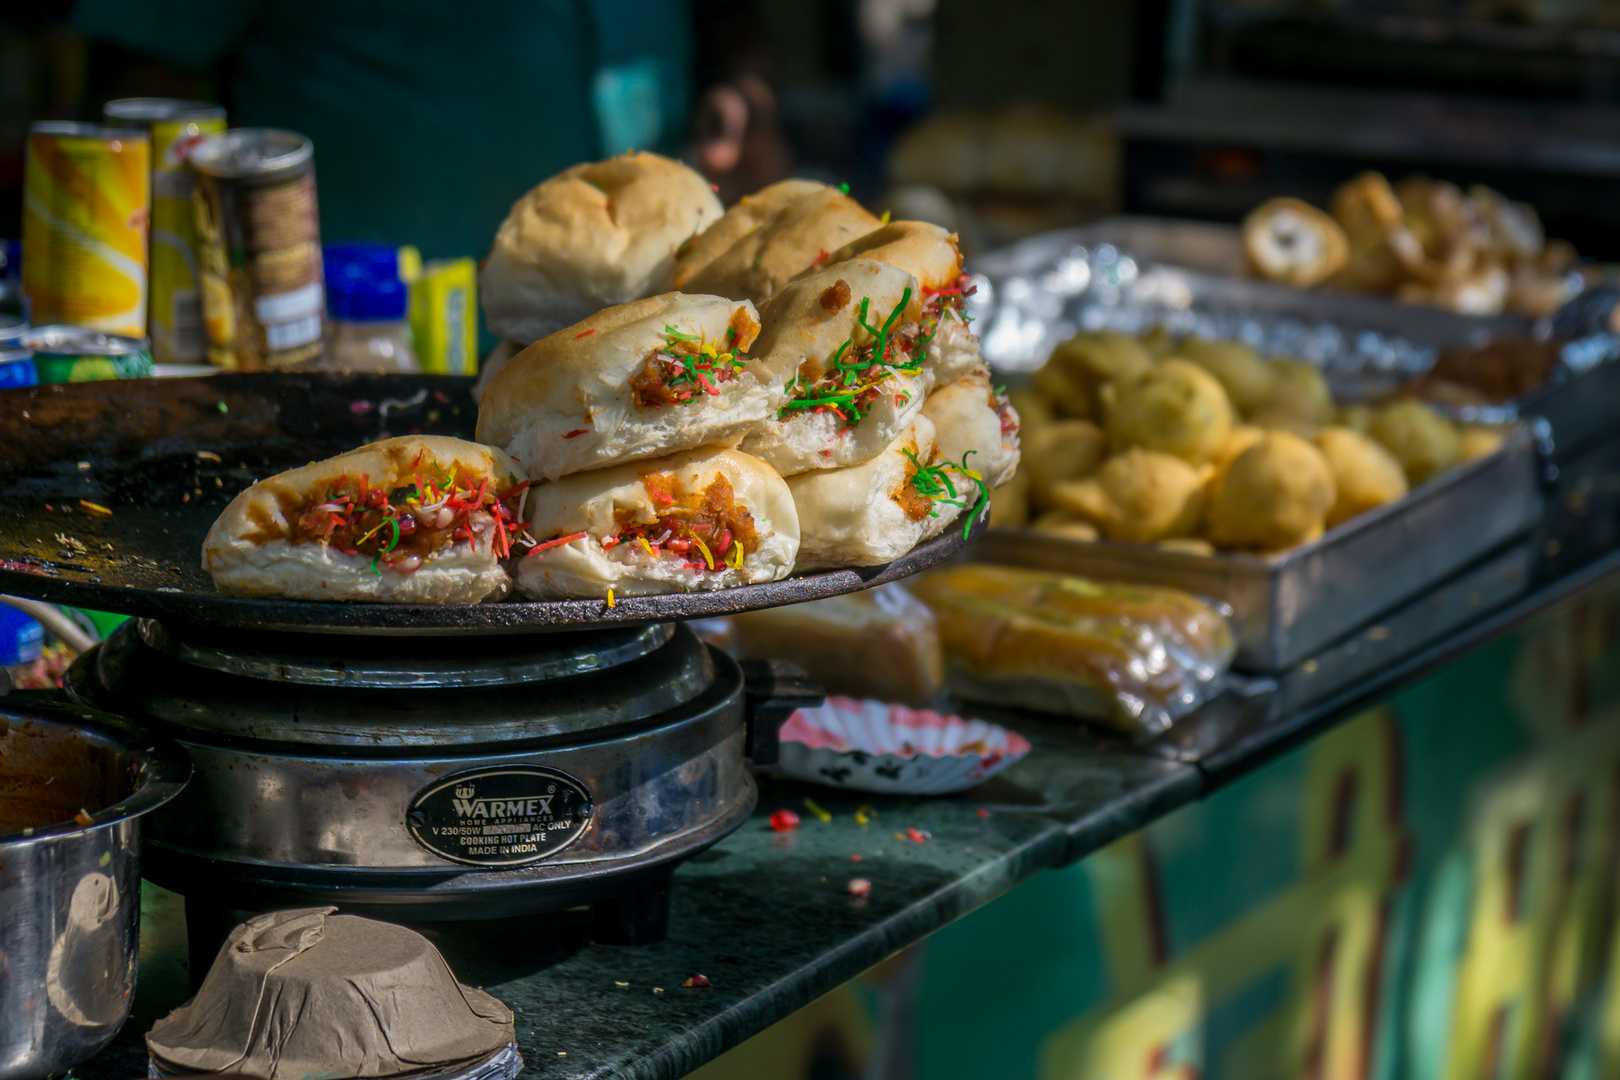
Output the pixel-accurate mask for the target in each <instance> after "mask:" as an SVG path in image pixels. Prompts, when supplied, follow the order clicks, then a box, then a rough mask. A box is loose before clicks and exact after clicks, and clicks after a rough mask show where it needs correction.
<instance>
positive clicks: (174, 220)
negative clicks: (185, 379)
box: [102, 98, 225, 364]
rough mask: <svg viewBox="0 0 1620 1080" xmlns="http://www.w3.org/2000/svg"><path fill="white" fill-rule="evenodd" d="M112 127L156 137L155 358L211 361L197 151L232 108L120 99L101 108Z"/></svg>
mask: <svg viewBox="0 0 1620 1080" xmlns="http://www.w3.org/2000/svg"><path fill="white" fill-rule="evenodd" d="M102 116H103V117H104V118H105V119H106V121H107V123H108V124H109V125H111V126H113V127H119V128H135V129H141V130H145V131H146V132H148V133H149V134H150V135H151V138H152V231H151V288H150V291H149V296H148V301H147V308H146V325H147V333H148V335H149V336H150V337H151V339H152V359H153V360H155V361H156V362H157V363H160V364H196V363H201V362H203V361H205V360H207V358H208V338H207V335H206V334H204V332H203V316H202V292H201V289H202V286H201V278H200V275H199V273H198V264H197V216H196V213H195V211H194V210H193V209H192V205H191V189H192V186H193V182H194V181H193V173H192V171H191V163H190V156H191V150H192V148H193V147H194V146H196V145H197V144H198V143H199V142H201V141H202V140H203V139H206V138H207V137H208V136H210V135H217V134H218V133H219V132H221V131H224V130H225V108H224V106H221V105H215V104H212V103H211V102H207V101H180V100H176V99H174V98H119V99H118V100H116V101H109V102H107V104H106V105H105V106H103V108H102Z"/></svg>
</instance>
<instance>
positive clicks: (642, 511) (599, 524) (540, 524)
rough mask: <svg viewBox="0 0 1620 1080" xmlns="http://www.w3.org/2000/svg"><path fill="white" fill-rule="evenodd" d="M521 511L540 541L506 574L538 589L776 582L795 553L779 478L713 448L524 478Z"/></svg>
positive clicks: (571, 595)
mask: <svg viewBox="0 0 1620 1080" xmlns="http://www.w3.org/2000/svg"><path fill="white" fill-rule="evenodd" d="M528 510H529V532H530V534H531V535H532V536H533V537H534V539H535V540H537V541H539V542H538V543H537V544H536V545H535V546H534V547H533V548H532V549H531V550H530V551H529V552H528V554H527V555H525V556H524V557H523V558H521V559H519V560H518V562H517V567H516V574H517V584H518V589H519V591H521V592H522V593H523V594H524V595H525V596H531V597H534V598H536V599H540V600H558V599H590V598H596V599H606V600H607V601H608V603H609V604H612V603H613V602H614V600H615V598H616V597H619V596H647V595H652V594H657V593H671V592H684V591H687V590H694V589H728V588H732V587H734V586H737V585H753V584H757V583H760V582H766V581H776V580H778V579H780V578H784V577H787V575H788V574H789V573H791V572H792V571H793V565H794V559H795V557H796V556H797V555H798V552H799V513H798V511H797V509H796V508H795V506H794V502H793V496H792V495H791V494H790V493H789V491H788V486H787V484H786V482H785V481H783V479H782V478H781V476H779V475H777V473H776V471H775V470H774V469H772V468H771V467H770V466H769V465H767V464H765V463H764V462H763V461H760V460H759V459H758V458H753V457H749V456H748V455H747V454H744V453H740V452H738V451H736V450H728V449H724V448H716V447H706V448H703V449H699V450H691V451H687V452H685V453H681V454H674V455H671V456H669V457H665V458H659V459H657V460H655V461H643V462H638V463H635V464H629V465H619V466H615V467H613V468H609V469H598V470H596V471H594V472H585V473H576V474H575V475H573V476H567V477H564V478H563V479H561V480H558V481H556V482H554V483H550V484H543V485H541V486H540V487H538V488H535V489H534V491H533V492H532V493H531V494H530V498H529V505H528Z"/></svg>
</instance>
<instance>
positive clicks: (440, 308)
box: [411, 259, 478, 375]
mask: <svg viewBox="0 0 1620 1080" xmlns="http://www.w3.org/2000/svg"><path fill="white" fill-rule="evenodd" d="M411 337H412V339H413V340H414V342H415V345H416V355H417V358H418V359H419V360H420V361H421V363H422V370H423V371H425V372H427V373H428V374H430V375H476V374H477V373H478V266H477V264H476V263H474V262H473V261H472V260H471V259H438V260H434V261H432V262H429V263H427V264H426V265H425V266H423V267H422V272H421V273H420V274H419V275H418V276H417V278H416V280H415V281H413V282H411Z"/></svg>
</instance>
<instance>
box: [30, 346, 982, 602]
mask: <svg viewBox="0 0 1620 1080" xmlns="http://www.w3.org/2000/svg"><path fill="white" fill-rule="evenodd" d="M471 387H472V380H471V379H469V378H458V377H445V376H431V375H230V374H222V375H216V376H212V377H208V378H197V379H133V380H128V381H118V382H96V383H70V384H61V385H53V386H38V387H30V388H28V389H25V390H7V391H0V593H11V594H13V595H17V596H29V597H34V598H36V599H39V600H47V601H51V602H53V603H61V604H71V605H75V606H79V607H87V608H92V609H95V610H98V611H114V612H122V613H126V614H131V615H142V616H146V617H149V618H156V619H161V620H171V621H174V622H185V623H203V624H210V625H215V626H222V627H236V628H251V629H259V630H289V631H304V632H320V633H358V634H443V633H465V634H507V633H528V632H534V631H544V630H564V629H566V630H582V629H589V628H591V627H601V626H610V625H614V624H624V623H643V622H661V621H667V620H673V619H694V618H705V617H709V616H716V615H729V614H732V613H735V612H739V611H748V610H752V609H755V608H764V607H775V606H777V605H781V604H796V603H799V602H801V601H805V600H816V599H821V598H823V597H828V596H837V595H839V594H841V593H848V592H855V591H857V590H860V589H866V588H870V587H872V586H874V585H879V584H882V583H883V582H886V581H893V580H896V579H899V578H903V577H906V576H908V575H910V574H914V573H917V572H918V571H920V570H924V569H926V568H928V567H930V566H933V565H934V564H936V563H939V562H941V561H943V560H945V559H948V558H950V557H951V556H952V555H955V554H956V553H957V552H959V551H960V550H961V549H962V548H963V547H964V546H965V544H966V541H965V540H964V538H963V529H962V526H961V524H960V523H958V524H957V525H955V526H953V527H952V528H950V529H948V530H947V531H946V532H945V534H944V535H942V536H940V537H938V538H936V539H934V540H932V541H930V542H928V543H926V544H923V545H920V546H919V547H918V548H916V549H915V550H914V551H911V552H910V553H908V554H907V555H905V556H904V557H902V558H900V559H898V560H896V561H895V562H892V563H889V564H888V565H886V566H873V567H861V568H858V569H847V570H835V571H827V572H822V573H811V574H803V575H798V576H795V577H790V578H787V579H785V580H783V581H777V582H772V583H769V584H765V585H747V586H743V587H741V588H736V589H723V590H717V591H712V592H695V593H685V594H676V595H667V596H650V597H626V598H624V599H622V600H619V601H618V603H617V604H616V605H615V606H614V607H612V608H609V607H608V606H607V604H606V602H604V601H600V600H560V601H544V602H536V601H522V600H510V601H503V602H499V603H487V604H466V605H447V606H439V605H416V604H410V605H406V604H361V603H323V602H313V601H302V600H254V599H245V598H242V597H232V596H225V595H222V594H221V593H219V592H218V591H217V590H216V589H215V588H214V584H213V580H212V579H211V578H210V577H209V576H208V574H207V572H205V571H204V570H203V568H202V562H201V554H200V553H201V550H202V542H203V537H204V536H205V535H206V534H207V532H208V528H209V526H210V525H212V524H213V522H214V519H215V518H216V517H218V516H219V514H220V512H221V511H222V510H224V508H225V505H226V504H227V503H229V502H230V500H231V499H232V498H234V497H235V496H236V494H237V493H238V492H239V491H241V490H242V489H243V488H246V487H247V486H249V485H250V484H252V483H254V482H255V481H257V480H261V479H263V478H264V477H266V476H270V475H272V474H274V473H277V472H280V471H281V470H283V469H288V468H292V467H294V466H298V465H303V464H306V463H308V462H310V461H316V460H319V459H321V458H327V457H331V456H333V455H334V454H339V453H342V452H344V451H346V450H352V449H354V448H355V447H357V446H360V445H361V444H363V443H367V442H372V441H374V440H377V439H382V438H387V437H388V436H390V435H409V434H418V433H420V434H431V435H451V436H456V437H460V438H469V439H470V438H472V436H473V429H474V426H475V423H476V419H477V407H476V406H475V405H474V403H473V400H472V397H471V394H470V390H471ZM98 507H99V508H101V509H97V508H98ZM103 510H105V511H110V513H104V512H103ZM983 527H984V526H983V521H982V519H981V520H980V521H977V522H975V524H974V530H975V531H976V530H979V529H982V528H983Z"/></svg>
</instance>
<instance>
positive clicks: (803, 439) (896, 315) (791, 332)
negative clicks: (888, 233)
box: [743, 259, 934, 476]
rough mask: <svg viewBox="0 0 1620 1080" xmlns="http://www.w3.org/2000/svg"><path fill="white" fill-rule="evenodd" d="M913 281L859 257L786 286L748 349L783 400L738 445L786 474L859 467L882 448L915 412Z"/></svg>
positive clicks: (917, 307)
mask: <svg viewBox="0 0 1620 1080" xmlns="http://www.w3.org/2000/svg"><path fill="white" fill-rule="evenodd" d="M921 315H922V304H921V302H920V301H919V300H918V298H917V279H916V278H914V277H912V276H911V275H910V274H908V273H906V272H905V271H904V270H898V269H896V268H895V267H892V266H888V265H885V264H884V263H880V262H875V261H873V260H871V259H856V260H854V261H852V262H847V263H841V264H840V265H838V266H833V267H828V268H827V269H825V270H819V271H817V272H816V273H814V274H811V275H809V276H808V277H802V278H800V279H799V280H797V281H795V282H793V283H792V284H791V285H789V286H788V287H787V288H786V289H784V290H783V291H782V292H781V293H780V294H779V295H777V296H776V297H774V298H772V299H771V300H770V301H769V302H768V303H767V304H766V305H765V307H764V308H763V309H762V310H761V312H760V321H761V322H762V323H763V324H764V329H763V330H761V331H760V337H759V341H758V342H757V343H756V345H755V349H754V355H755V357H756V358H757V361H758V363H759V366H760V368H761V369H762V370H763V371H765V372H767V373H768V376H767V377H768V378H770V379H772V380H773V381H774V380H776V379H782V380H784V382H785V383H786V394H787V396H786V398H785V400H783V401H782V402H781V404H780V405H779V406H778V407H777V409H776V413H775V415H774V417H773V418H772V419H769V420H767V421H765V422H764V423H763V424H760V425H758V426H757V427H755V428H754V430H753V431H751V432H750V433H749V435H748V437H747V438H746V439H745V440H744V441H743V449H744V450H746V451H747V452H748V453H750V454H754V455H756V456H758V457H761V458H764V459H765V460H766V461H768V462H770V463H771V465H772V466H774V467H775V468H776V470H777V471H778V472H780V473H781V474H782V475H783V476H793V475H796V474H798V473H802V472H808V471H810V470H812V469H837V468H843V467H845V466H849V465H858V464H860V463H861V462H863V461H868V460H870V459H871V458H873V457H876V456H877V455H878V454H880V453H882V452H883V449H884V448H885V447H886V446H888V445H889V444H890V443H891V442H893V441H894V439H895V437H896V436H897V435H899V434H900V432H901V431H903V430H904V429H905V427H906V425H907V424H909V423H911V421H912V418H913V417H915V416H916V415H917V413H918V412H919V411H921V409H922V405H923V401H924V400H925V399H926V398H927V396H928V391H929V390H931V389H933V386H934V380H933V376H932V374H931V373H930V372H929V371H928V370H927V368H926V367H924V365H923V362H922V353H923V348H924V345H923V342H922V339H921V337H920V334H921V327H920V325H919V322H918V320H919V319H920V317H921Z"/></svg>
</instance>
